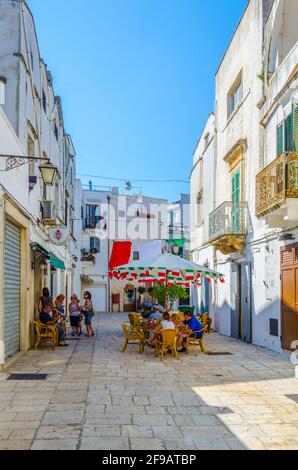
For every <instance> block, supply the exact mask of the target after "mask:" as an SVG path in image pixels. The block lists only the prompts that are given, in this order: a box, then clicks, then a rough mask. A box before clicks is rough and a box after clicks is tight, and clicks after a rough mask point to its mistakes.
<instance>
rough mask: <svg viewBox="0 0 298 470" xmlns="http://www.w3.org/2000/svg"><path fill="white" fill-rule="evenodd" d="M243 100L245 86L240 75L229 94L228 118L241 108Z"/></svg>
mask: <svg viewBox="0 0 298 470" xmlns="http://www.w3.org/2000/svg"><path fill="white" fill-rule="evenodd" d="M242 98H243V84H242V75H240V77H239V78H238V79H237V80H236V82H235V84H234V85H233V86H232V88H231V89H230V91H229V93H228V117H229V116H230V115H231V114H232V113H233V112H234V111H235V110H236V109H237V108H238V107H239V106H240V104H241V101H242Z"/></svg>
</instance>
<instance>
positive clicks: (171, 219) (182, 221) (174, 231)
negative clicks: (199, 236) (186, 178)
mask: <svg viewBox="0 0 298 470" xmlns="http://www.w3.org/2000/svg"><path fill="white" fill-rule="evenodd" d="M189 205H190V196H189V194H180V199H179V201H176V202H172V203H169V204H168V226H169V239H168V243H167V245H165V251H167V252H168V253H173V254H176V255H179V256H182V257H183V258H185V259H189V249H190V243H189V237H190V210H189ZM171 240H177V241H178V244H175V243H174V242H173V243H171ZM179 240H180V242H181V243H179Z"/></svg>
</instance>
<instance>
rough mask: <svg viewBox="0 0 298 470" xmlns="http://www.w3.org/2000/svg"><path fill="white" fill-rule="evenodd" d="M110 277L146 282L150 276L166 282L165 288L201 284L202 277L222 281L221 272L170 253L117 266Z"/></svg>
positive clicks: (209, 280)
mask: <svg viewBox="0 0 298 470" xmlns="http://www.w3.org/2000/svg"><path fill="white" fill-rule="evenodd" d="M110 277H116V278H117V279H119V280H124V279H134V280H138V281H141V280H142V279H144V280H145V279H146V282H148V279H150V278H152V280H154V281H156V280H158V281H159V282H164V283H166V289H167V288H168V286H169V285H172V284H178V285H179V284H180V285H185V284H189V283H194V284H195V285H201V283H202V278H205V279H207V280H208V282H211V279H213V280H214V281H215V282H218V281H220V282H222V283H223V282H224V275H223V274H221V273H219V272H217V271H214V270H213V269H209V268H207V267H206V266H200V265H199V264H196V263H192V262H191V261H188V260H186V259H184V258H181V257H180V256H175V255H172V254H164V255H159V256H156V257H154V258H151V259H147V260H146V261H145V264H144V261H141V260H138V261H132V262H130V263H128V264H125V265H122V266H118V267H116V268H115V269H114V270H113V271H111V272H110ZM144 282H145V281H144ZM166 297H167V296H166Z"/></svg>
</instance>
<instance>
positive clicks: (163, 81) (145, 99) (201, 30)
mask: <svg viewBox="0 0 298 470" xmlns="http://www.w3.org/2000/svg"><path fill="white" fill-rule="evenodd" d="M246 3H247V0H208V1H207V0H204V1H203V0H88V1H83V0H65V1H63V2H61V0H51V1H41V0H28V5H29V7H30V8H31V10H32V13H33V15H34V17H35V22H36V28H37V34H38V38H39V43H40V50H41V55H42V57H43V58H44V60H45V62H46V63H47V64H48V68H49V70H51V72H52V74H53V76H54V87H55V92H56V94H57V95H60V96H61V97H62V100H63V109H64V120H65V127H66V130H67V131H68V132H69V133H70V134H71V135H72V138H73V141H74V144H75V147H76V151H77V156H78V159H77V171H78V173H80V174H86V175H100V176H106V177H111V178H120V179H128V180H144V179H145V180H146V179H157V180H160V179H161V180H168V179H171V180H180V179H185V178H187V177H189V174H190V171H191V165H192V153H193V150H194V148H195V145H196V142H197V140H198V137H199V136H200V133H201V130H202V126H203V125H204V123H205V121H206V119H207V116H208V114H209V112H211V111H212V110H213V103H214V75H215V72H216V69H217V67H218V64H219V62H220V60H221V57H222V55H223V54H224V52H225V49H226V47H227V45H228V43H229V40H230V38H231V35H232V34H233V31H234V29H235V27H236V25H237V23H238V21H239V19H240V17H241V14H242V12H243V11H244V8H245V5H246ZM89 179H90V178H83V181H84V182H87V181H88V180H89ZM93 181H94V183H95V184H98V185H104V186H111V185H119V187H120V188H121V189H122V190H123V189H124V186H123V183H121V182H119V183H118V182H117V181H114V182H113V181H109V180H103V179H102V180H101V179H93ZM133 186H134V187H135V188H136V190H135V191H136V192H138V188H139V187H140V186H141V187H142V191H143V194H144V195H148V196H157V197H164V198H168V199H169V200H172V201H175V200H178V198H179V194H180V192H188V191H189V186H188V185H187V184H184V183H170V184H169V183H133Z"/></svg>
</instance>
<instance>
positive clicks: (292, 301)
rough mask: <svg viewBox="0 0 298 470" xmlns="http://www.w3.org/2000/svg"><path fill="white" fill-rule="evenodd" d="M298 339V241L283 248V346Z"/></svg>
mask: <svg viewBox="0 0 298 470" xmlns="http://www.w3.org/2000/svg"><path fill="white" fill-rule="evenodd" d="M297 339H298V243H295V244H293V245H288V246H286V247H283V248H282V249H281V346H282V348H283V349H286V350H288V351H289V350H291V344H292V342H293V341H295V340H297Z"/></svg>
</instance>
